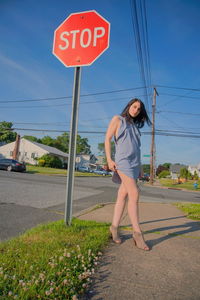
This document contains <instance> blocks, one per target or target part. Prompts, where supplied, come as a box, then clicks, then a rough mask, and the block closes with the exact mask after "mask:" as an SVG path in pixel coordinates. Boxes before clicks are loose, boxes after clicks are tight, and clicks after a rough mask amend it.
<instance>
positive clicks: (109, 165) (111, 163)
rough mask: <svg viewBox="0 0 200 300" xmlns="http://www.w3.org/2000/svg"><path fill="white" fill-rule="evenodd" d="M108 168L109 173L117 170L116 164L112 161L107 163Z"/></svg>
mask: <svg viewBox="0 0 200 300" xmlns="http://www.w3.org/2000/svg"><path fill="white" fill-rule="evenodd" d="M108 167H109V169H110V170H111V171H113V172H115V171H116V169H117V166H116V163H115V162H114V161H113V160H110V161H109V162H108Z"/></svg>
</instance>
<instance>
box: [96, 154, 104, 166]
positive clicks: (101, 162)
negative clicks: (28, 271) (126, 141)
mask: <svg viewBox="0 0 200 300" xmlns="http://www.w3.org/2000/svg"><path fill="white" fill-rule="evenodd" d="M96 163H97V165H100V166H102V165H104V164H105V155H98V156H97V162H96Z"/></svg>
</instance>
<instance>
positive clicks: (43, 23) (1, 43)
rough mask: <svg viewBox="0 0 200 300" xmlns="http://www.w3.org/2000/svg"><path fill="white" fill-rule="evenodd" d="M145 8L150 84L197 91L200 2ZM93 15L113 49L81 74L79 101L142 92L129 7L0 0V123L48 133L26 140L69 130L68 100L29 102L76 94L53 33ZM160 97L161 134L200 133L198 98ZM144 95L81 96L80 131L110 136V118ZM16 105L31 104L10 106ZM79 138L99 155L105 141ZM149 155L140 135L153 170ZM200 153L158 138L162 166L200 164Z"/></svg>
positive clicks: (106, 0)
mask: <svg viewBox="0 0 200 300" xmlns="http://www.w3.org/2000/svg"><path fill="white" fill-rule="evenodd" d="M146 6H147V22H148V37H149V47H150V59H151V76H152V83H153V84H154V85H155V86H157V85H164V86H172V87H182V88H185V87H186V88H194V89H195V88H197V89H198V88H200V84H199V82H200V72H199V70H200V39H199V28H200V18H199V14H200V3H199V1H198V0H191V1H189V0H187V1H186V0H185V1H184V0H181V1H180V0H173V1H172V0H171V1H165V0H151V1H148V0H146ZM93 9H95V10H96V11H97V12H98V13H99V14H101V15H102V16H103V17H104V18H105V19H107V20H108V21H109V22H110V23H111V34H110V47H109V49H108V50H107V51H106V52H104V53H103V55H102V56H100V58H99V59H98V60H96V61H95V62H94V63H93V64H92V65H91V66H89V67H83V68H82V79H81V94H91V93H96V92H97V93H98V92H105V91H113V90H119V89H128V88H135V87H141V86H143V84H142V82H141V79H140V73H139V66H138V61H137V55H136V46H135V39H134V34H133V29H132V23H131V13H130V3H129V1H128V0H124V1H122V0H102V1H94V0H93V1H89V0H84V1H80V0H79V1H78V0H73V1H69V0H65V1H64V0H59V1H55V0H48V1H47V0H40V1H39V0H38V1H35V0H17V1H16V0H15V1H14V0H0V37H1V38H0V70H1V71H0V72H1V79H0V101H1V102H2V101H7V103H0V121H3V120H5V121H11V122H13V124H14V127H17V128H38V129H43V130H44V131H42V132H33V131H19V133H20V134H21V135H24V134H27V135H35V136H38V137H41V136H44V135H51V136H56V135H59V134H60V133H48V132H46V131H45V130H46V129H56V130H69V123H70V116H71V99H70V98H67V99H60V100H56V101H52V100H49V101H38V102H29V101H28V100H30V99H41V98H51V97H65V96H66V97H69V96H71V95H72V89H73V77H74V68H66V67H64V66H63V64H61V63H60V61H59V60H58V59H57V58H56V57H55V56H54V55H53V54H52V47H53V34H54V30H55V29H56V28H57V27H58V26H59V25H60V24H61V23H62V22H63V21H64V19H65V18H67V17H68V15H69V14H71V13H74V12H82V11H87V10H93ZM157 91H158V93H159V96H158V97H157V113H156V129H159V130H179V131H183V132H189V131H190V132H195V133H200V122H199V116H198V115H195V114H198V113H199V114H200V92H199V91H187V90H183V89H172V88H163V87H159V86H157ZM166 94H168V95H166ZM169 94H170V95H169ZM143 95H144V91H143V89H138V90H135V91H134V90H133V91H127V92H121V93H112V94H103V95H98V96H88V97H81V98H80V110H79V128H78V129H79V130H82V131H101V132H105V130H106V127H107V125H108V123H109V120H110V119H111V117H112V116H113V115H115V114H119V113H120V112H121V111H122V109H123V107H124V106H125V105H126V103H127V102H128V101H129V100H130V99H131V98H133V97H140V98H141V99H142V100H143V99H144V96H143ZM173 95H179V96H184V97H178V96H173ZM192 97H193V98H192ZM11 100H27V101H25V102H22V103H20V102H19V103H18V102H17V103H9V101H11ZM87 102H93V103H87ZM178 112H179V113H178ZM22 123H24V124H22ZM27 123H36V124H27ZM40 123H41V124H40ZM45 123H47V124H45ZM142 131H150V128H148V127H145V128H144V129H143V130H142ZM81 135H82V136H83V137H88V139H89V143H90V144H91V146H92V151H93V153H95V154H98V150H97V145H98V143H100V142H103V140H104V134H103V133H102V134H94V133H93V134H81ZM149 153H150V136H147V135H143V136H142V161H143V163H149V159H148V158H145V157H143V155H145V154H149ZM199 153H200V140H199V139H195V138H183V137H181V138H180V137H167V136H156V162H157V164H159V163H164V162H172V163H175V162H179V163H185V164H198V163H199V162H200V155H199Z"/></svg>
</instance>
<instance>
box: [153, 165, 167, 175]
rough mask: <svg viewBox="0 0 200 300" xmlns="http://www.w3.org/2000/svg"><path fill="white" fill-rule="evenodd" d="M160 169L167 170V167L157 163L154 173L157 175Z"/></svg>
mask: <svg viewBox="0 0 200 300" xmlns="http://www.w3.org/2000/svg"><path fill="white" fill-rule="evenodd" d="M165 165H166V164H165ZM162 171H169V169H168V168H167V167H165V166H164V165H159V166H158V167H157V169H156V175H157V176H158V175H159V174H160V173H161V172H162Z"/></svg>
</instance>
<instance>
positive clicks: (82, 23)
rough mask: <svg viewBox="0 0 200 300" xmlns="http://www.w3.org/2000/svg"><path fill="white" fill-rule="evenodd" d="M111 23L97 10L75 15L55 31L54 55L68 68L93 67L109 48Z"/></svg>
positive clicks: (70, 16)
mask: <svg viewBox="0 0 200 300" xmlns="http://www.w3.org/2000/svg"><path fill="white" fill-rule="evenodd" d="M109 37H110V23H109V22H108V21H106V20H105V19H104V18H103V17H102V16H101V15H99V14H98V13H97V12H96V11H95V10H91V11H86V12H81V13H74V14H71V15H69V17H68V18H67V19H65V21H64V22H63V23H62V24H61V25H60V26H59V27H58V28H57V29H56V30H55V33H54V43H53V54H54V55H55V56H56V57H57V58H58V59H59V60H60V61H61V62H62V63H63V64H64V65H65V66H66V67H75V66H88V65H91V64H92V63H93V62H94V61H95V60H96V59H97V58H98V57H99V56H100V55H101V54H102V53H103V52H104V51H105V50H106V49H107V48H108V47H109Z"/></svg>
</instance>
